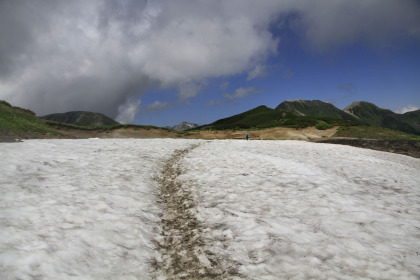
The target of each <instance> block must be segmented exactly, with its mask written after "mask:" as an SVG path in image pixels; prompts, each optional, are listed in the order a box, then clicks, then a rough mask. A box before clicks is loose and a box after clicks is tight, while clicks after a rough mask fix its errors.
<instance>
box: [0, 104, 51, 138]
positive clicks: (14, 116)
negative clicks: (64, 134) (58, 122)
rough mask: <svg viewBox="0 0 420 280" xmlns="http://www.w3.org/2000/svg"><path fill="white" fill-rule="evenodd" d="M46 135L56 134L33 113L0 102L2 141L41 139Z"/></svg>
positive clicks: (0, 134)
mask: <svg viewBox="0 0 420 280" xmlns="http://www.w3.org/2000/svg"><path fill="white" fill-rule="evenodd" d="M47 133H52V134H57V132H56V131H55V130H53V129H51V128H50V127H49V126H48V125H47V124H46V123H45V122H44V121H43V120H41V119H39V118H37V117H36V116H35V113H34V112H32V111H30V110H26V109H22V108H19V107H13V106H12V105H10V104H9V103H7V102H6V101H0V136H1V138H2V139H3V140H8V139H9V140H13V139H15V138H26V137H41V136H45V134H47Z"/></svg>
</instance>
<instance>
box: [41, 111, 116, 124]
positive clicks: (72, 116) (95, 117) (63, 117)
mask: <svg viewBox="0 0 420 280" xmlns="http://www.w3.org/2000/svg"><path fill="white" fill-rule="evenodd" d="M40 118H42V119H45V120H49V121H54V122H61V123H69V124H73V125H77V126H89V127H94V126H109V125H116V124H119V123H118V122H116V121H114V120H113V119H111V118H109V117H107V116H105V115H103V114H100V113H92V112H85V111H73V112H67V113H57V114H50V115H46V116H42V117H40Z"/></svg>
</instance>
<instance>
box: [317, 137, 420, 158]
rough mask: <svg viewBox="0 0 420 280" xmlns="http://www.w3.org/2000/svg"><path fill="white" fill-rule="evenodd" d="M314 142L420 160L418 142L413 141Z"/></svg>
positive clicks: (333, 139) (336, 140) (352, 140)
mask: <svg viewBox="0 0 420 280" xmlns="http://www.w3.org/2000/svg"><path fill="white" fill-rule="evenodd" d="M315 142H318V143H331V144H342V145H349V146H354V147H360V148H366V149H372V150H378V151H384V152H390V153H397V154H402V155H407V156H411V157H415V158H420V141H414V140H383V139H359V138H329V139H322V140H317V141H315Z"/></svg>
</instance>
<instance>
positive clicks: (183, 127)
mask: <svg viewBox="0 0 420 280" xmlns="http://www.w3.org/2000/svg"><path fill="white" fill-rule="evenodd" d="M196 127H198V124H195V123H189V122H182V123H180V124H178V125H175V126H173V127H172V129H174V130H189V129H193V128H196Z"/></svg>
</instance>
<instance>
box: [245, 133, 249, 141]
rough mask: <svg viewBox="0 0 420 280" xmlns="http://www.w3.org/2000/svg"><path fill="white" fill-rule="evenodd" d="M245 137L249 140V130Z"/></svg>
mask: <svg viewBox="0 0 420 280" xmlns="http://www.w3.org/2000/svg"><path fill="white" fill-rule="evenodd" d="M245 138H246V140H248V138H249V135H248V132H247V133H246V134H245Z"/></svg>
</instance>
